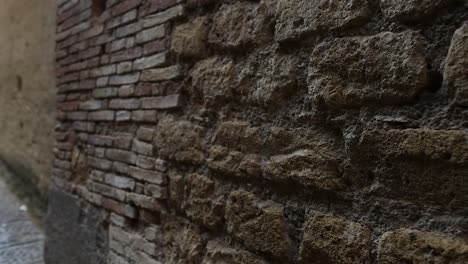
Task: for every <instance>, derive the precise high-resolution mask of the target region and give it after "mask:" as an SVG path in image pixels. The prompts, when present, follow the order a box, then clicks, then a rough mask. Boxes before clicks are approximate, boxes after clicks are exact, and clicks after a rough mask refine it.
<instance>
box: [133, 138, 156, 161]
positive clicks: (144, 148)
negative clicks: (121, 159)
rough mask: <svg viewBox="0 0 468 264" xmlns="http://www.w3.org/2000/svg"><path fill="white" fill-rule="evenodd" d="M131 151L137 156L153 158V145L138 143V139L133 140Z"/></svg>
mask: <svg viewBox="0 0 468 264" xmlns="http://www.w3.org/2000/svg"><path fill="white" fill-rule="evenodd" d="M132 151H133V152H135V153H138V154H142V155H146V156H149V157H151V156H153V145H152V144H149V143H146V142H143V141H140V140H138V139H135V140H133V145H132Z"/></svg>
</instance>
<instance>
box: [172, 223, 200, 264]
mask: <svg viewBox="0 0 468 264" xmlns="http://www.w3.org/2000/svg"><path fill="white" fill-rule="evenodd" d="M164 244H165V256H166V261H167V262H168V263H187V264H192V263H193V264H196V263H201V260H202V257H203V255H202V254H203V245H202V237H201V234H200V230H199V228H198V227H196V226H194V225H191V224H187V223H184V222H183V220H180V219H177V218H171V219H167V220H166V221H165V224H164Z"/></svg>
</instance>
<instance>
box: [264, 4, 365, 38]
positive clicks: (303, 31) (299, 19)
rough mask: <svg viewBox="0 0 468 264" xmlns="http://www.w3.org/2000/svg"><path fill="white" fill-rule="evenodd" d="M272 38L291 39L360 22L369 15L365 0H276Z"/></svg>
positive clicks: (347, 26) (348, 26)
mask: <svg viewBox="0 0 468 264" xmlns="http://www.w3.org/2000/svg"><path fill="white" fill-rule="evenodd" d="M273 13H276V16H277V22H276V27H275V39H276V40H277V41H286V40H287V41H291V40H296V39H299V38H302V37H304V36H307V35H316V34H324V33H328V32H331V31H338V30H344V29H347V28H350V27H355V26H359V25H362V24H363V23H364V22H366V20H367V19H368V18H369V17H370V10H369V8H368V4H367V1H366V0H317V1H303V0H279V3H278V5H276V10H274V11H273Z"/></svg>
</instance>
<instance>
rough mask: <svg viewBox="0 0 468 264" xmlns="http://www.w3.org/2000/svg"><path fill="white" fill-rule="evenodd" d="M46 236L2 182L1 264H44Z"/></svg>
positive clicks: (0, 216)
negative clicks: (43, 253) (43, 254)
mask: <svg viewBox="0 0 468 264" xmlns="http://www.w3.org/2000/svg"><path fill="white" fill-rule="evenodd" d="M43 245H44V236H43V234H42V232H41V231H40V230H39V229H38V228H36V227H35V226H34V225H33V223H32V222H31V221H30V219H29V218H28V215H27V213H26V211H25V208H24V207H22V204H21V203H20V202H19V201H18V200H16V199H15V197H14V196H13V195H12V194H11V193H10V192H9V191H8V190H7V188H6V186H5V184H4V183H3V182H2V181H1V180H0V264H43V263H44V262H43V260H42V252H43Z"/></svg>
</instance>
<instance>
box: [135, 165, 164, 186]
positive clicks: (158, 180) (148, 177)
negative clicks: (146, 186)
mask: <svg viewBox="0 0 468 264" xmlns="http://www.w3.org/2000/svg"><path fill="white" fill-rule="evenodd" d="M128 173H129V174H130V176H131V177H132V178H135V179H137V180H140V181H144V182H148V183H152V184H157V185H164V184H165V183H166V182H167V179H166V175H165V174H163V173H161V172H156V171H150V170H144V169H140V168H137V167H133V166H130V167H129V170H128Z"/></svg>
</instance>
